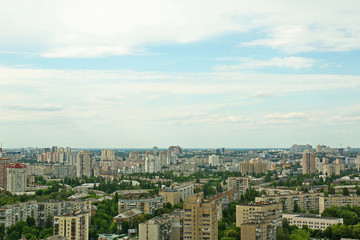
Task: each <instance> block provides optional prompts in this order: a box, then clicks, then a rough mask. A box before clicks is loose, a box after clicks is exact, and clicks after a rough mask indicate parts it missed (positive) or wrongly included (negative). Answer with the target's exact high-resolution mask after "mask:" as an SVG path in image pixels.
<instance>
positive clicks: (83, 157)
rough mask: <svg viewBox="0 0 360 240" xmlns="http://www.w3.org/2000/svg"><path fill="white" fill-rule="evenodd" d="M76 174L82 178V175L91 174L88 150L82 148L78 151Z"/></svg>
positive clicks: (89, 175) (88, 175)
mask: <svg viewBox="0 0 360 240" xmlns="http://www.w3.org/2000/svg"><path fill="white" fill-rule="evenodd" d="M76 175H77V177H79V178H82V177H83V176H87V177H91V176H92V160H91V152H90V151H88V150H83V151H80V152H79V153H78V155H77V165H76Z"/></svg>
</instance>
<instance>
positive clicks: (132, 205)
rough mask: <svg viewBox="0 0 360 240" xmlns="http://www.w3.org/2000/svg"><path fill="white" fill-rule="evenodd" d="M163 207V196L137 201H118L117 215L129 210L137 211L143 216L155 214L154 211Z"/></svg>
mask: <svg viewBox="0 0 360 240" xmlns="http://www.w3.org/2000/svg"><path fill="white" fill-rule="evenodd" d="M163 207H164V196H158V197H154V198H148V199H139V200H128V199H119V214H121V213H123V212H126V211H130V210H138V211H141V212H142V213H143V214H147V213H150V214H155V211H156V210H158V209H159V208H163Z"/></svg>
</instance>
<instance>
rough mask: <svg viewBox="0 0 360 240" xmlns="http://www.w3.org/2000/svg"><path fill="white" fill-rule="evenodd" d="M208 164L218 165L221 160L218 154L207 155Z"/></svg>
mask: <svg viewBox="0 0 360 240" xmlns="http://www.w3.org/2000/svg"><path fill="white" fill-rule="evenodd" d="M209 165H211V166H219V165H221V161H220V158H219V156H217V155H211V156H209Z"/></svg>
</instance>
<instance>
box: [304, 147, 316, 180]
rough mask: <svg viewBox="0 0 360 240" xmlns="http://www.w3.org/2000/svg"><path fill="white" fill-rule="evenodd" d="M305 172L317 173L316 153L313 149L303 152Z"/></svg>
mask: <svg viewBox="0 0 360 240" xmlns="http://www.w3.org/2000/svg"><path fill="white" fill-rule="evenodd" d="M302 167H303V174H309V175H310V174H313V173H315V155H314V153H313V152H312V151H310V150H308V151H305V152H304V153H303V165H302Z"/></svg>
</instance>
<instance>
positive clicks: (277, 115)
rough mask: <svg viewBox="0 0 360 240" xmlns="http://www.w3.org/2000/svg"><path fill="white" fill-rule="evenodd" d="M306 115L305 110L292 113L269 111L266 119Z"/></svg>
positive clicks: (292, 117)
mask: <svg viewBox="0 0 360 240" xmlns="http://www.w3.org/2000/svg"><path fill="white" fill-rule="evenodd" d="M305 116H306V114H305V113H303V112H290V113H269V114H266V115H265V117H264V118H265V119H299V118H300V119H302V118H304V117H305Z"/></svg>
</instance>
